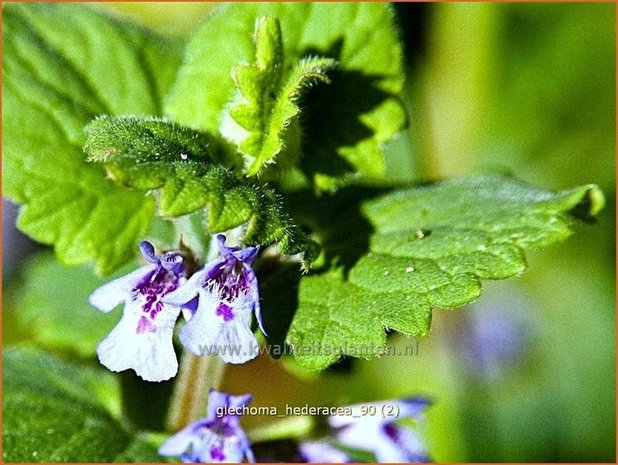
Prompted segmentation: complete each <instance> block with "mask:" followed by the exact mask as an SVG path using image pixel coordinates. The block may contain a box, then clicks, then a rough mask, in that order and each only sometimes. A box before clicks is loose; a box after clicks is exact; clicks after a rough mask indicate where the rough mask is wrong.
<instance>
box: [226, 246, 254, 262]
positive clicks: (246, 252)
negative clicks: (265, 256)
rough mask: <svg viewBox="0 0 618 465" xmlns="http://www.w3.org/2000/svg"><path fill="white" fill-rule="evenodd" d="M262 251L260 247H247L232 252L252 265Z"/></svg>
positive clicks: (242, 260) (237, 257)
mask: <svg viewBox="0 0 618 465" xmlns="http://www.w3.org/2000/svg"><path fill="white" fill-rule="evenodd" d="M259 251H260V247H259V246H257V247H245V248H243V249H240V250H234V251H232V252H231V254H232V255H233V256H234V257H236V259H238V260H240V261H241V262H243V263H244V264H245V265H251V264H252V263H253V261H254V260H255V259H256V257H257V256H258V252H259Z"/></svg>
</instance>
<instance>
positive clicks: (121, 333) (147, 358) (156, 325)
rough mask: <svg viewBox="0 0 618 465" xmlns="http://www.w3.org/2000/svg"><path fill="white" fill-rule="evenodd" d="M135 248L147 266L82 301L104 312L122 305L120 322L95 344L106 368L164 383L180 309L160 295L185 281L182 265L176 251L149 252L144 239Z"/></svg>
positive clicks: (171, 369)
mask: <svg viewBox="0 0 618 465" xmlns="http://www.w3.org/2000/svg"><path fill="white" fill-rule="evenodd" d="M140 249H141V252H142V255H143V256H144V258H145V259H146V261H148V262H149V264H148V265H146V266H143V267H141V268H139V269H137V270H135V271H133V272H132V273H129V274H128V275H125V276H123V277H121V278H118V279H115V280H113V281H111V282H109V283H107V284H104V285H103V286H101V287H99V288H98V289H97V290H96V291H94V292H93V293H92V295H91V296H90V298H89V299H88V300H89V302H90V304H91V305H93V306H94V307H96V308H98V309H99V310H101V311H102V312H105V313H107V312H110V311H111V310H112V309H114V308H115V307H116V306H118V305H120V304H121V303H123V302H124V304H125V307H124V313H123V314H122V318H121V319H120V322H119V323H118V324H117V325H116V327H115V328H114V329H113V330H112V332H111V333H109V335H108V336H107V337H106V338H105V339H103V340H102V341H101V342H100V343H99V345H98V346H97V354H98V356H99V360H100V361H101V363H102V364H103V365H105V366H106V367H107V368H109V369H110V370H112V371H124V370H127V369H133V370H135V373H137V375H138V376H141V377H142V378H143V379H145V380H146V381H164V380H167V379H170V378H172V377H173V376H174V375H176V372H177V371H178V361H177V360H176V354H175V352H174V347H173V344H172V337H173V332H174V324H175V323H176V319H177V318H178V314H179V313H180V309H179V308H177V307H174V306H171V305H168V304H166V303H165V302H163V301H162V298H163V297H164V296H165V295H166V294H168V293H169V292H171V291H173V290H175V289H176V288H177V287H178V286H179V285H180V284H182V283H183V282H184V281H185V280H186V278H185V264H184V259H183V257H182V255H181V254H179V253H177V252H169V253H166V254H164V255H162V256H161V257H157V256H155V252H154V247H153V246H152V244H151V243H150V242H147V241H143V242H142V243H141V244H140Z"/></svg>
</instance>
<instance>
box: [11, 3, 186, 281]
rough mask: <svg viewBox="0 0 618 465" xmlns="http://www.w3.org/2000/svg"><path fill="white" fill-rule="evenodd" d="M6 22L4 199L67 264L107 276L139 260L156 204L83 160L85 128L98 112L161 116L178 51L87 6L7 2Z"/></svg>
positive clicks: (30, 231)
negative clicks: (91, 266)
mask: <svg viewBox="0 0 618 465" xmlns="http://www.w3.org/2000/svg"><path fill="white" fill-rule="evenodd" d="M2 21H3V46H4V50H3V52H4V53H3V101H2V103H3V114H2V124H3V138H2V149H3V150H2V151H3V165H4V166H3V168H4V169H3V184H4V191H3V195H5V196H8V197H9V198H11V199H13V200H15V201H17V202H19V203H21V204H23V205H24V206H23V208H22V211H21V213H20V216H19V219H18V226H19V227H20V229H21V230H22V231H24V232H25V233H26V234H28V235H29V236H31V237H32V238H34V239H35V240H37V241H39V242H42V243H45V244H53V245H54V246H55V250H56V253H57V255H58V257H59V259H60V260H61V261H62V262H64V263H66V264H81V263H85V262H88V261H91V260H94V261H95V262H96V267H97V271H98V272H100V273H103V274H106V273H109V272H111V271H113V270H114V269H115V268H116V267H118V266H119V265H121V264H122V263H124V262H126V261H127V260H129V259H130V258H131V257H132V256H133V251H134V247H135V246H136V244H137V242H138V241H139V239H140V238H141V237H142V236H143V235H144V234H145V233H146V232H147V231H148V229H149V227H150V223H151V220H152V215H153V201H152V199H150V198H145V197H144V195H143V193H142V192H140V191H136V190H131V189H125V188H121V187H118V186H117V185H115V184H114V183H113V182H111V181H110V180H109V179H106V178H105V172H104V170H103V169H102V168H101V167H100V166H96V165H89V164H87V163H86V162H85V160H84V156H83V153H82V150H81V147H82V145H83V143H84V140H85V136H84V134H83V127H84V126H85V125H86V124H87V123H88V122H89V121H90V120H91V119H92V118H93V117H94V116H96V115H98V114H101V113H107V114H120V113H131V114H160V113H161V96H162V95H163V94H165V93H166V92H167V89H168V88H169V87H170V84H171V80H172V78H173V76H174V74H175V71H176V68H177V66H178V64H179V57H178V50H177V48H176V47H175V46H172V44H169V43H167V42H165V41H163V40H162V39H161V38H159V37H155V36H153V35H152V34H150V33H148V32H146V31H145V30H142V29H139V28H137V27H134V26H132V25H129V24H126V23H121V22H118V21H116V20H112V19H110V18H108V17H106V16H103V15H101V14H98V13H96V12H94V11H92V10H90V9H89V8H87V7H85V6H82V5H69V4H10V5H4V7H3V15H2Z"/></svg>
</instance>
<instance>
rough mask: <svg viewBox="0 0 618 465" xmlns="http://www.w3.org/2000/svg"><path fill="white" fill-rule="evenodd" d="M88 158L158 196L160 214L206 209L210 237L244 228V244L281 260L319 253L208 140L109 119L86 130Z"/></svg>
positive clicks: (270, 195) (270, 196) (271, 196)
mask: <svg viewBox="0 0 618 465" xmlns="http://www.w3.org/2000/svg"><path fill="white" fill-rule="evenodd" d="M86 132H87V133H88V140H87V142H86V145H85V149H84V150H85V151H86V153H87V154H88V156H89V159H90V160H91V161H96V162H99V163H102V164H104V165H105V166H106V167H107V169H108V171H109V173H110V176H111V177H112V178H114V179H115V180H116V181H118V182H120V183H123V184H126V185H129V186H131V187H137V188H139V189H145V190H149V189H160V192H161V195H160V200H159V205H160V210H161V214H163V215H169V216H180V215H185V214H188V213H192V212H194V211H195V210H197V209H198V208H202V207H206V222H207V227H208V230H209V231H210V232H211V233H216V232H221V231H225V230H228V229H231V228H234V227H237V226H240V225H243V224H246V230H245V231H244V233H243V242H245V243H247V244H259V245H270V244H273V243H277V244H278V245H279V248H280V251H281V252H282V253H284V254H289V255H293V254H298V253H301V254H304V260H305V261H306V262H310V261H311V256H312V255H313V253H314V249H315V247H316V245H315V244H314V243H313V242H312V241H311V240H309V239H308V238H307V237H306V236H305V235H304V234H303V233H302V231H300V229H299V228H298V227H297V226H296V224H295V223H294V222H293V221H292V219H291V217H290V216H289V215H288V214H287V212H286V211H285V210H284V208H283V206H282V204H281V200H280V199H279V197H278V196H277V194H276V193H275V192H274V191H273V190H272V189H270V188H268V187H267V186H260V185H257V184H252V183H249V182H247V181H246V180H245V179H244V178H241V177H239V176H237V175H236V174H234V172H232V171H231V170H230V169H228V168H226V167H225V165H223V164H221V162H222V161H224V160H225V157H226V155H225V151H223V150H221V149H220V148H219V145H220V143H219V142H218V141H217V139H215V138H214V137H213V136H207V135H206V134H203V133H198V132H195V131H193V130H191V129H188V128H185V127H181V126H178V125H176V124H173V123H170V122H168V121H164V120H160V119H153V118H148V119H140V118H109V117H102V118H98V119H97V120H95V121H93V122H92V123H91V124H90V125H89V126H88V127H87V129H86Z"/></svg>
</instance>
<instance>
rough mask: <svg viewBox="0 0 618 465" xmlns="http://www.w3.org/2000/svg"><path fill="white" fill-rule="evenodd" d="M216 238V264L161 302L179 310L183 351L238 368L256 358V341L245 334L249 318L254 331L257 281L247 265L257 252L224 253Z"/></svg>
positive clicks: (230, 250)
mask: <svg viewBox="0 0 618 465" xmlns="http://www.w3.org/2000/svg"><path fill="white" fill-rule="evenodd" d="M225 241H226V237H225V236H224V235H222V234H219V235H218V236H217V246H218V248H219V253H220V255H221V258H219V259H217V260H214V261H212V262H210V263H207V264H206V265H205V266H204V267H203V268H202V269H201V270H199V271H197V272H196V273H195V274H194V275H193V276H191V278H190V279H189V280H188V281H187V282H186V283H185V284H183V285H182V286H180V287H179V288H178V289H177V290H175V291H173V292H170V293H169V294H168V295H166V296H165V298H164V299H163V302H165V303H166V304H169V305H174V306H177V307H183V308H184V309H183V314H184V316H185V319H186V320H188V321H187V323H186V324H185V325H184V326H183V327H182V328H181V329H180V333H179V338H180V341H181V342H182V343H183V345H184V346H185V347H186V348H187V349H188V350H189V351H191V352H192V353H194V354H196V355H200V356H201V355H206V354H214V353H218V354H219V356H220V357H221V358H222V359H223V360H224V361H225V362H227V363H244V362H246V361H248V360H251V359H252V358H254V357H255V356H256V355H257V351H256V350H255V349H256V348H257V345H258V343H257V339H256V338H255V336H254V335H253V332H252V331H251V315H252V313H255V316H256V319H257V321H258V325H259V326H260V329H261V330H262V331H263V332H264V325H263V322H262V316H261V313H260V299H259V292H258V283H257V277H256V275H255V272H254V271H253V268H252V267H251V264H252V263H253V261H254V260H255V258H256V256H257V253H258V250H259V248H258V247H246V248H239V247H228V246H226V245H225Z"/></svg>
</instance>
